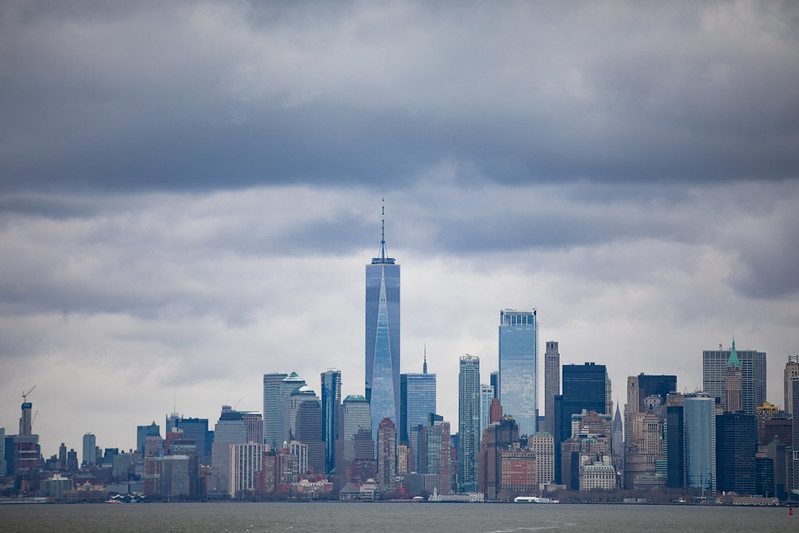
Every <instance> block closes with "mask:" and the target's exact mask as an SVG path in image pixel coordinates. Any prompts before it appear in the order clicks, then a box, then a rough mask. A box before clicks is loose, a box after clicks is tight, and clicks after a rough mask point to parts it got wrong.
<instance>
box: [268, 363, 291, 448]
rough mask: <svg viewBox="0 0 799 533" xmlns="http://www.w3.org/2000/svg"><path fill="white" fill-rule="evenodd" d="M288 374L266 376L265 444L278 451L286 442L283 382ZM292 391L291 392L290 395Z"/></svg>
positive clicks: (277, 373)
mask: <svg viewBox="0 0 799 533" xmlns="http://www.w3.org/2000/svg"><path fill="white" fill-rule="evenodd" d="M287 377H288V374H283V373H280V372H272V373H270V374H264V378H263V386H264V391H263V392H264V394H263V395H264V410H263V413H264V438H263V442H264V444H268V445H269V446H270V447H271V448H272V449H273V450H277V449H279V448H280V447H281V445H282V444H283V441H284V440H285V438H284V434H283V410H284V407H285V398H284V394H283V391H284V386H283V380H285V379H286V378H287ZM290 393H291V391H289V394H290Z"/></svg>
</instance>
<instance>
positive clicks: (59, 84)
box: [0, 2, 799, 456]
mask: <svg viewBox="0 0 799 533" xmlns="http://www.w3.org/2000/svg"><path fill="white" fill-rule="evenodd" d="M643 9H644V8H642V7H638V6H636V5H635V4H624V5H619V4H618V3H615V2H598V3H592V4H581V5H571V6H565V5H564V6H560V5H558V6H548V7H546V8H545V7H543V6H536V5H529V6H528V5H514V6H492V7H490V8H489V7H488V6H484V5H480V7H479V8H478V7H477V5H476V4H469V3H465V4H463V5H461V4H459V5H458V6H449V7H448V8H435V7H434V6H426V5H408V4H403V3H400V4H395V5H391V6H385V8H384V10H382V11H380V10H375V9H373V8H371V7H370V6H369V4H368V3H362V2H352V3H345V4H343V5H337V6H319V5H312V6H309V7H307V8H303V7H301V6H281V7H279V8H278V7H276V6H262V7H257V6H250V5H248V4H244V3H229V4H214V3H211V4H202V5H194V4H181V3H180V2H175V3H169V5H158V4H148V5H140V6H127V5H125V6H122V5H120V6H116V7H113V8H112V7H109V8H108V9H102V10H97V9H93V8H91V7H86V6H85V5H80V6H78V5H59V6H52V5H43V6H40V5H39V4H36V5H30V4H29V3H25V2H22V3H14V2H9V3H7V4H6V5H5V6H4V16H3V17H0V35H2V36H3V49H4V50H5V57H7V58H8V61H7V62H4V68H3V69H0V80H2V83H3V87H4V96H3V100H2V108H3V109H4V110H5V111H7V112H6V113H4V114H3V115H2V116H3V118H2V123H1V124H0V126H1V127H2V131H3V132H4V139H6V141H4V143H3V145H2V149H1V150H0V168H2V169H3V170H2V171H1V172H0V254H2V256H3V258H4V259H3V261H2V262H0V370H1V371H0V404H1V405H2V406H3V408H2V409H1V410H0V427H4V428H5V429H6V434H7V435H8V434H13V433H15V432H16V429H15V428H17V426H18V418H19V406H20V404H21V402H22V397H21V395H20V393H21V392H24V391H28V390H30V389H31V388H32V387H33V386H34V385H36V386H37V388H36V389H35V390H34V391H33V392H32V393H31V394H30V396H29V397H28V401H30V402H31V403H32V405H33V415H32V417H33V432H34V433H36V434H38V435H40V443H41V445H42V453H43V454H45V455H46V456H49V455H51V454H52V453H55V451H56V450H57V449H58V445H59V444H60V443H61V442H62V441H63V442H65V443H66V444H67V446H68V447H70V448H75V449H79V447H80V443H81V439H82V436H83V435H84V434H86V433H91V434H94V435H95V436H96V442H97V444H98V446H102V447H105V446H114V447H120V448H124V449H129V448H134V447H135V438H136V434H135V428H136V427H137V426H139V425H148V424H150V423H151V422H152V421H153V420H155V421H157V422H159V423H160V421H161V420H162V417H163V416H164V414H166V413H170V412H172V411H173V410H177V411H178V412H179V413H182V414H184V415H185V416H189V417H198V418H207V419H209V420H216V418H217V416H218V413H219V411H220V409H221V406H222V405H230V406H236V405H238V409H242V410H249V411H257V410H260V409H262V406H263V403H264V398H263V388H262V378H263V374H266V373H271V372H287V373H290V372H297V374H298V375H299V376H301V377H302V378H303V379H304V380H306V382H307V383H308V384H309V386H310V387H311V388H312V389H313V390H314V391H316V392H317V394H320V393H321V391H320V390H319V376H320V374H321V373H322V372H323V371H325V370H326V369H327V368H329V367H335V368H338V369H340V370H341V372H342V374H341V376H342V378H341V379H342V387H341V393H342V397H347V396H349V395H363V394H364V381H365V376H364V332H363V327H364V300H363V298H364V294H363V290H364V287H363V283H364V278H363V275H364V272H363V266H364V264H365V263H368V262H369V260H370V258H372V257H374V252H375V248H376V247H377V244H378V243H379V239H380V210H379V206H380V205H381V200H382V199H383V198H385V203H386V209H387V217H386V231H387V234H388V235H389V241H390V250H391V255H392V256H394V257H397V258H400V260H401V262H402V265H403V272H402V278H403V279H402V291H403V292H402V316H401V320H402V330H401V333H400V335H401V339H400V343H401V346H402V352H403V353H402V360H403V362H402V367H401V369H400V372H402V373H418V372H420V371H421V367H422V360H423V352H424V346H425V344H426V346H427V354H428V364H429V371H430V373H435V374H436V375H437V380H438V391H437V404H438V411H439V413H440V414H441V415H442V416H443V417H444V419H445V420H447V421H448V422H450V423H451V424H452V433H453V434H455V433H456V432H457V427H456V426H457V420H458V411H457V397H458V394H457V375H458V361H459V358H460V357H461V356H463V354H465V353H470V354H473V355H476V356H479V357H480V360H481V372H482V379H481V381H482V382H483V383H488V380H489V375H490V372H492V371H496V370H497V349H498V347H497V331H496V315H497V313H498V312H499V311H500V310H502V309H507V308H511V309H532V308H535V309H537V311H538V323H539V328H540V332H539V344H538V352H539V360H538V368H539V369H542V368H543V361H542V360H541V358H540V354H543V353H544V346H545V345H544V343H545V342H547V341H557V342H558V343H559V348H558V351H559V353H560V361H561V364H578V365H579V364H582V363H583V362H586V361H594V362H596V363H597V364H603V365H606V366H607V370H608V373H609V374H610V378H611V380H612V383H613V400H614V401H617V402H621V403H623V401H624V396H625V394H624V387H625V383H626V379H627V377H628V376H629V375H637V374H639V373H642V372H643V373H647V374H653V375H661V374H674V375H677V389H678V391H680V392H685V391H688V392H692V391H694V390H698V389H701V387H702V352H703V351H705V350H716V347H717V346H718V345H719V344H720V343H721V344H723V345H724V348H725V349H726V348H727V347H728V343H730V341H731V339H732V338H733V336H734V337H735V339H736V347H737V348H738V349H739V350H740V351H746V350H757V351H759V352H765V353H767V354H768V365H767V372H768V376H767V391H766V399H767V400H768V401H770V402H771V403H774V404H778V405H781V404H782V403H783V402H784V400H783V397H784V396H783V389H782V383H783V374H782V372H783V368H784V364H785V362H786V361H787V358H788V356H792V355H796V354H797V353H798V352H799V339H798V338H797V332H796V324H797V323H799V305H797V304H799V274H797V270H796V268H795V265H796V264H797V263H799V249H797V247H796V246H795V243H796V242H798V241H799V233H798V232H799V211H797V209H796V205H797V199H798V198H799V179H797V175H796V172H797V170H796V169H797V168H799V147H797V144H796V139H797V131H799V120H798V119H797V117H799V115H797V110H799V96H797V94H796V91H795V87H796V86H797V85H799V79H797V77H799V58H797V57H796V54H795V35H796V33H797V32H796V28H795V26H792V22H785V21H793V20H796V17H795V13H796V10H797V7H796V6H794V5H793V4H790V3H787V4H781V5H777V6H773V7H769V6H764V5H760V4H758V3H742V4H737V3H736V4H729V5H728V4H714V5H704V4H698V5H694V4H691V3H676V4H672V3H669V4H668V5H657V6H647V7H646V11H645V12H644V11H643ZM643 14H645V15H646V16H643ZM398 21H400V22H402V24H398ZM686 21H688V23H686ZM403 28H414V31H413V32H409V31H408V30H406V29H403ZM487 28H491V29H487ZM110 35H114V36H116V37H117V38H116V39H114V40H109V38H108V36H110ZM474 35H480V36H481V39H474ZM675 42H679V43H681V46H680V47H675V46H674V43H675ZM197 50H206V51H207V53H203V54H200V53H197ZM764 58H766V59H767V60H764ZM178 66H179V67H178ZM630 361H634V362H635V364H634V365H631V364H630ZM542 389H543V380H542V379H540V376H539V380H538V390H537V397H538V403H539V414H543V411H542V409H541V406H542V405H543V390H542ZM782 407H785V406H782Z"/></svg>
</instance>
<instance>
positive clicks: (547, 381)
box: [544, 341, 560, 433]
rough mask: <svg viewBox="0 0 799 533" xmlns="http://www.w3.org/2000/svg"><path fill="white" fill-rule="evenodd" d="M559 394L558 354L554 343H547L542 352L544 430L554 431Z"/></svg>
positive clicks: (556, 345)
mask: <svg viewBox="0 0 799 533" xmlns="http://www.w3.org/2000/svg"><path fill="white" fill-rule="evenodd" d="M559 394H560V352H559V351H558V343H557V342H556V341H547V344H546V351H545V352H544V425H545V426H546V427H545V428H544V429H545V430H546V431H548V432H550V433H551V432H552V431H554V430H553V428H554V425H555V396H557V395H559Z"/></svg>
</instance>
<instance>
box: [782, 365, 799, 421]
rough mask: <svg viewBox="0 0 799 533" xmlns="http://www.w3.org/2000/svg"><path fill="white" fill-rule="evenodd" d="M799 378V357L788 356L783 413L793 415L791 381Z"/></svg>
mask: <svg viewBox="0 0 799 533" xmlns="http://www.w3.org/2000/svg"><path fill="white" fill-rule="evenodd" d="M794 378H799V355H789V356H788V362H787V363H785V373H784V379H785V406H784V407H785V411H786V412H787V413H789V414H791V415H792V414H793V396H794V394H793V380H794Z"/></svg>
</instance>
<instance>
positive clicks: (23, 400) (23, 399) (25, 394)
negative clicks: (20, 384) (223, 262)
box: [22, 385, 36, 403]
mask: <svg viewBox="0 0 799 533" xmlns="http://www.w3.org/2000/svg"><path fill="white" fill-rule="evenodd" d="M35 388H36V385H34V386H33V387H31V390H29V391H28V392H25V391H23V392H22V402H23V403H25V402H27V401H28V394H30V393H32V392H33V389H35Z"/></svg>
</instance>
